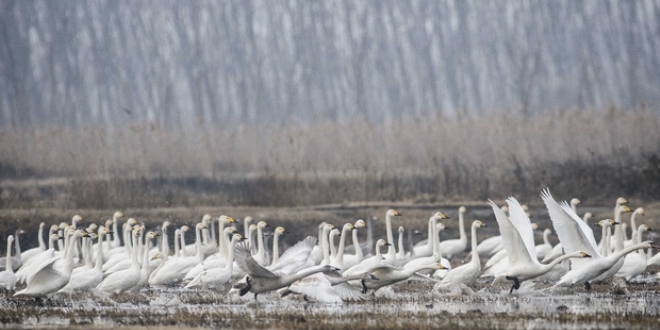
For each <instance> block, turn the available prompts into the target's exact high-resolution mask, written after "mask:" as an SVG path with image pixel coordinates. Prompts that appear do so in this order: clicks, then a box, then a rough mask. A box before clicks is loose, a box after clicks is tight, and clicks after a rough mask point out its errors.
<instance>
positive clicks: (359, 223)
mask: <svg viewBox="0 0 660 330" xmlns="http://www.w3.org/2000/svg"><path fill="white" fill-rule="evenodd" d="M354 226H355V228H357V229H360V228H367V224H366V223H365V222H364V220H362V219H358V221H355V225H354Z"/></svg>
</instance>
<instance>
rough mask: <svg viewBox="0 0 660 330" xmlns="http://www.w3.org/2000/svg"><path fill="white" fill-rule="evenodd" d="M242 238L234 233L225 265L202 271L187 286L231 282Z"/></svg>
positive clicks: (210, 286)
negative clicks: (237, 250)
mask: <svg viewBox="0 0 660 330" xmlns="http://www.w3.org/2000/svg"><path fill="white" fill-rule="evenodd" d="M278 228H282V227H278ZM242 240H244V238H243V235H241V234H234V235H233V236H232V238H231V241H230V243H229V258H228V259H227V263H226V265H225V266H224V267H217V268H212V269H207V270H204V271H202V272H201V273H200V274H199V275H197V276H196V277H195V278H193V279H192V281H190V283H188V285H186V286H185V287H186V288H194V287H197V286H203V287H206V288H217V287H220V286H224V285H226V284H227V283H229V280H230V279H231V277H232V273H233V272H234V250H235V247H236V243H238V242H239V241H242Z"/></svg>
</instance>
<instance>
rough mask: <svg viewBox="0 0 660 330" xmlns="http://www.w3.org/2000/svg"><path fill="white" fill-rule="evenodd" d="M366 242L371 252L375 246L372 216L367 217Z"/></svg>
mask: <svg viewBox="0 0 660 330" xmlns="http://www.w3.org/2000/svg"><path fill="white" fill-rule="evenodd" d="M364 243H365V245H366V247H367V249H368V250H367V251H368V253H370V252H371V251H372V250H373V248H374V232H373V223H372V221H371V217H367V239H366V241H365V242H364ZM358 246H359V245H358Z"/></svg>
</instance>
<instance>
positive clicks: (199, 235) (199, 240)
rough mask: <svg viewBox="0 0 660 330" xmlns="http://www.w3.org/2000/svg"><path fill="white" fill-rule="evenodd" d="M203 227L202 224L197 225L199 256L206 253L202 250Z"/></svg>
mask: <svg viewBox="0 0 660 330" xmlns="http://www.w3.org/2000/svg"><path fill="white" fill-rule="evenodd" d="M202 230H203V229H202V228H201V227H200V226H195V248H197V254H196V255H197V257H201V256H202V255H204V251H202Z"/></svg>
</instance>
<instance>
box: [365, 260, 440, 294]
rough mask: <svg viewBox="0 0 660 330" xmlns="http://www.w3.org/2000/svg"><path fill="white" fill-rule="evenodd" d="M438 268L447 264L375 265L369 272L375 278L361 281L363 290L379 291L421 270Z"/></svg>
mask: <svg viewBox="0 0 660 330" xmlns="http://www.w3.org/2000/svg"><path fill="white" fill-rule="evenodd" d="M438 269H445V266H443V265H442V264H439V263H433V264H428V265H419V266H417V267H415V268H395V267H391V266H378V267H374V268H372V269H370V270H369V274H371V275H373V276H374V278H363V279H362V280H361V281H360V282H361V284H362V287H363V291H362V292H363V293H367V290H374V291H377V290H378V289H380V288H382V287H384V286H388V285H392V284H394V283H398V282H401V281H405V280H407V279H409V278H410V277H411V276H413V275H414V274H415V273H417V272H419V271H423V270H431V271H435V270H438Z"/></svg>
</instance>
